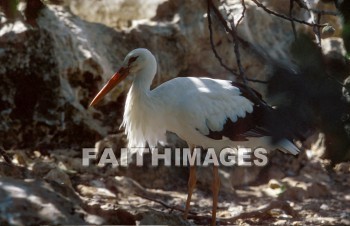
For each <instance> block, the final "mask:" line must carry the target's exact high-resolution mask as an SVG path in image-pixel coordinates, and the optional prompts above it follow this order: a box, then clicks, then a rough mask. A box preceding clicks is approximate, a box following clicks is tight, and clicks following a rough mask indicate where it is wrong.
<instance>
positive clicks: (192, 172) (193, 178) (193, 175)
mask: <svg viewBox="0 0 350 226" xmlns="http://www.w3.org/2000/svg"><path fill="white" fill-rule="evenodd" d="M189 147H190V149H191V153H193V150H194V147H195V146H194V145H190V146H189ZM196 182H197V177H196V166H195V165H191V166H190V176H189V178H188V191H187V192H188V193H187V200H186V208H185V213H184V219H187V216H188V211H189V210H190V203H191V197H192V192H193V189H194V187H195V186H196Z"/></svg>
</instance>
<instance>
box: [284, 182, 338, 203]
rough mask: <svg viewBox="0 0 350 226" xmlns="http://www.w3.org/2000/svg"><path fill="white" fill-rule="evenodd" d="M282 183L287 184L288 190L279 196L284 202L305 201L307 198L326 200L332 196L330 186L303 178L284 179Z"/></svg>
mask: <svg viewBox="0 0 350 226" xmlns="http://www.w3.org/2000/svg"><path fill="white" fill-rule="evenodd" d="M282 182H283V183H284V184H286V190H285V191H284V192H283V193H281V194H280V196H279V198H280V199H283V200H297V201H303V200H304V199H307V198H326V197H330V196H331V192H330V190H329V187H328V186H326V185H324V184H322V183H320V182H317V181H310V180H309V179H307V178H305V177H303V176H299V177H298V178H284V179H283V180H282ZM323 183H324V182H323Z"/></svg>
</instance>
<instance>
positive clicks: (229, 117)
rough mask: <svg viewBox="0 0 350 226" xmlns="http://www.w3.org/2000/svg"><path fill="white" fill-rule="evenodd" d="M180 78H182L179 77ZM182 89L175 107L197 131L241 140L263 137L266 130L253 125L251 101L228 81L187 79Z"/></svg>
mask: <svg viewBox="0 0 350 226" xmlns="http://www.w3.org/2000/svg"><path fill="white" fill-rule="evenodd" d="M182 79H184V78H182ZM187 79H189V80H190V82H192V85H189V84H188V83H186V84H187V86H188V87H187V89H186V90H185V92H183V93H180V94H179V95H180V96H182V97H181V98H178V101H177V107H178V110H179V112H178V114H179V115H180V117H179V118H180V119H181V118H182V119H185V118H186V121H187V123H189V124H191V126H192V127H193V128H195V129H196V130H197V131H199V132H200V133H201V134H203V135H205V136H208V137H210V138H212V139H216V140H220V139H223V138H224V137H226V138H230V139H231V140H244V139H246V138H245V137H246V136H252V137H257V136H263V135H265V134H266V131H264V130H263V129H261V128H259V127H258V126H257V120H256V118H255V117H256V116H257V112H255V111H257V110H259V109H257V108H256V106H254V104H253V102H252V101H250V100H249V99H247V98H246V97H244V96H242V95H241V94H242V92H241V91H240V89H239V88H237V87H236V86H233V85H232V84H231V82H230V81H226V80H216V79H208V78H187Z"/></svg>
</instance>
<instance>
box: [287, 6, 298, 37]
mask: <svg viewBox="0 0 350 226" xmlns="http://www.w3.org/2000/svg"><path fill="white" fill-rule="evenodd" d="M293 8H294V0H289V16H290V18H293ZM291 24H292V29H293V34H294V39H295V40H296V39H297V37H298V36H297V31H296V29H295V23H294V20H292V21H291Z"/></svg>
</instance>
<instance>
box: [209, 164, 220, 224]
mask: <svg viewBox="0 0 350 226" xmlns="http://www.w3.org/2000/svg"><path fill="white" fill-rule="evenodd" d="M219 189H220V177H219V167H218V166H215V165H214V166H213V184H212V191H213V209H212V213H211V214H212V215H211V224H210V225H211V226H215V225H216V209H217V207H218V195H219Z"/></svg>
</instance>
